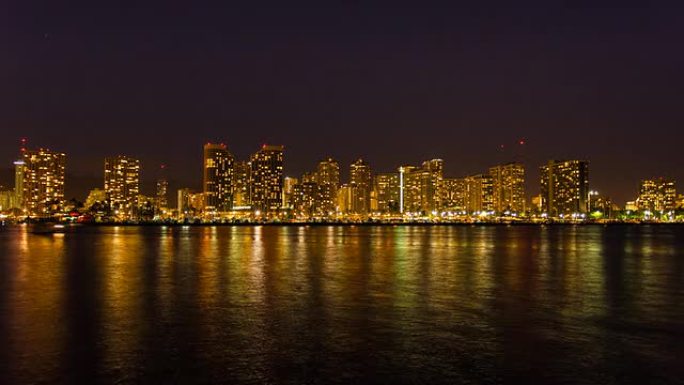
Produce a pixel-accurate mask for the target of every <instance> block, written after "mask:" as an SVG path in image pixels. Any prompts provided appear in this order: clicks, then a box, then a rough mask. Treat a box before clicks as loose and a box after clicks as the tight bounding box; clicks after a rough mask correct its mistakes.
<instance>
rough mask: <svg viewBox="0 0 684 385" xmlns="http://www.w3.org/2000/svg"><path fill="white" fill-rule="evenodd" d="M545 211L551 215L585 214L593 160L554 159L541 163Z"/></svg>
mask: <svg viewBox="0 0 684 385" xmlns="http://www.w3.org/2000/svg"><path fill="white" fill-rule="evenodd" d="M541 195H542V207H543V210H544V212H545V213H546V214H547V215H549V216H551V217H558V216H561V215H563V216H567V215H572V214H585V213H586V212H587V209H588V207H587V202H588V197H589V162H587V161H585V160H551V161H549V162H548V164H546V165H544V166H542V167H541Z"/></svg>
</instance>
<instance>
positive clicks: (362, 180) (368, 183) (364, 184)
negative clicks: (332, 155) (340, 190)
mask: <svg viewBox="0 0 684 385" xmlns="http://www.w3.org/2000/svg"><path fill="white" fill-rule="evenodd" d="M349 179H350V181H349V182H350V183H349V184H350V185H351V186H353V187H356V189H357V191H358V194H359V200H361V201H362V202H363V204H361V205H357V208H356V210H357V212H356V213H355V214H365V213H367V212H368V211H369V210H370V201H371V189H372V188H373V185H372V182H373V179H372V172H371V168H370V166H369V165H368V163H366V162H364V161H363V159H358V160H357V161H355V162H354V163H352V164H351V166H350V169H349Z"/></svg>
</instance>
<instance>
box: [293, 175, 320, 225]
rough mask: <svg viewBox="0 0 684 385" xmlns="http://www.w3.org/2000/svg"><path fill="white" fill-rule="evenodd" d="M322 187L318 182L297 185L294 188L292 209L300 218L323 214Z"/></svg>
mask: <svg viewBox="0 0 684 385" xmlns="http://www.w3.org/2000/svg"><path fill="white" fill-rule="evenodd" d="M320 193H321V191H320V187H319V186H318V183H316V182H310V181H309V182H302V183H297V184H295V185H294V187H293V193H292V207H293V208H294V210H295V213H296V214H297V215H299V216H305V217H311V216H314V215H320V214H321V213H322V210H321V208H320V207H319V204H320V202H321V198H320Z"/></svg>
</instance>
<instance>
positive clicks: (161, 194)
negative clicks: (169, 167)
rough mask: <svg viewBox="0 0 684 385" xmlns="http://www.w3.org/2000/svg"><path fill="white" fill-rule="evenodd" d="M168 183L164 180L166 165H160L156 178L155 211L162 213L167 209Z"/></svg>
mask: <svg viewBox="0 0 684 385" xmlns="http://www.w3.org/2000/svg"><path fill="white" fill-rule="evenodd" d="M168 189H169V181H168V180H167V179H166V165H164V164H162V165H161V166H160V170H159V178H157V200H156V203H157V204H156V206H157V207H156V209H157V211H159V212H163V211H165V210H167V209H168V208H169V198H168Z"/></svg>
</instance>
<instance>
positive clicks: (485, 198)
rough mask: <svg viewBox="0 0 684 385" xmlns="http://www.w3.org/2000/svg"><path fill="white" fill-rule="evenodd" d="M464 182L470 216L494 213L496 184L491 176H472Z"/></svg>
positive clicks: (466, 203)
mask: <svg viewBox="0 0 684 385" xmlns="http://www.w3.org/2000/svg"><path fill="white" fill-rule="evenodd" d="M464 182H465V189H466V190H465V205H466V211H467V212H468V214H474V213H482V212H486V213H489V212H491V211H494V184H493V182H492V177H491V175H489V174H478V175H471V176H468V177H466V178H465V179H464Z"/></svg>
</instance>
